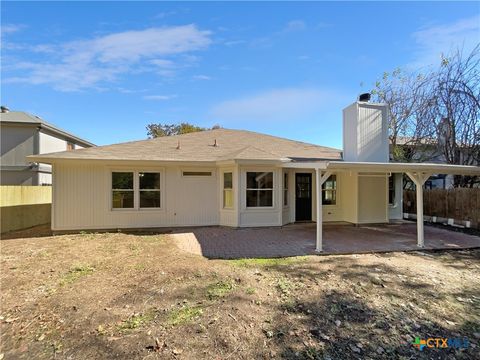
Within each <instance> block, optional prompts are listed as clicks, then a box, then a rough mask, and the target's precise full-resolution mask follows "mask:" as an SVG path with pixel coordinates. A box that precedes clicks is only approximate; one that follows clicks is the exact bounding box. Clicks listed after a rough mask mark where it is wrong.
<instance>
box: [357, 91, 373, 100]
mask: <svg viewBox="0 0 480 360" xmlns="http://www.w3.org/2000/svg"><path fill="white" fill-rule="evenodd" d="M371 97H372V95H371V94H370V93H364V94H360V96H359V97H358V101H361V102H369V101H370V98H371Z"/></svg>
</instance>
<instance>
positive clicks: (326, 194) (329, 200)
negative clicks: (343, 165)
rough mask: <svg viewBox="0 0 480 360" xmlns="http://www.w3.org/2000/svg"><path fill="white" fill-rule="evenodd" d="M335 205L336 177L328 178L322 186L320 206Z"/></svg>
mask: <svg viewBox="0 0 480 360" xmlns="http://www.w3.org/2000/svg"><path fill="white" fill-rule="evenodd" d="M336 203H337V176H336V175H330V177H329V178H328V179H327V180H326V181H325V182H324V183H323V185H322V204H323V205H335V204H336Z"/></svg>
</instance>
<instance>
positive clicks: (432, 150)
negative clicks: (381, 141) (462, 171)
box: [390, 136, 480, 189]
mask: <svg viewBox="0 0 480 360" xmlns="http://www.w3.org/2000/svg"><path fill="white" fill-rule="evenodd" d="M395 146H396V147H397V148H399V149H401V151H402V152H403V153H404V154H405V155H406V156H411V157H412V161H413V162H422V161H424V159H428V162H431V163H434V164H446V163H447V162H446V159H445V155H443V154H442V153H441V152H440V151H439V149H438V140H437V139H423V140H422V141H421V142H420V143H419V144H418V143H417V142H416V141H414V139H413V138H409V137H403V136H400V137H397V139H396V144H395ZM393 151H394V150H393V146H392V144H390V154H391V155H390V156H391V158H393ZM475 165H477V166H478V165H479V164H478V163H477V164H475ZM453 186H454V175H453V174H434V175H432V176H431V177H430V178H429V179H428V180H427V181H426V182H425V185H424V188H425V189H451V188H453ZM477 186H480V184H477ZM413 187H414V184H413V183H412V182H407V183H405V188H408V189H413Z"/></svg>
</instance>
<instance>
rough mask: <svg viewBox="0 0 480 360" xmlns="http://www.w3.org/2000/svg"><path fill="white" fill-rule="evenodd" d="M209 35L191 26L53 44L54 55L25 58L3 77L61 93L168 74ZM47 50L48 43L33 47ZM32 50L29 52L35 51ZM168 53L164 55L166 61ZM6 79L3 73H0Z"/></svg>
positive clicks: (130, 32)
mask: <svg viewBox="0 0 480 360" xmlns="http://www.w3.org/2000/svg"><path fill="white" fill-rule="evenodd" d="M210 35H211V33H210V32H209V31H202V30H199V29H198V28H197V27H196V26H195V25H192V24H190V25H184V26H174V27H160V28H149V29H145V30H135V31H125V32H119V33H114V34H110V35H105V36H101V37H96V38H93V39H89V40H81V41H74V42H69V43H65V44H61V45H58V46H55V49H56V54H58V55H56V56H52V54H48V57H47V58H46V59H45V60H43V61H37V62H33V61H24V62H19V63H17V64H15V65H14V66H15V68H16V69H18V70H22V72H23V73H24V74H22V75H19V76H12V77H10V78H6V81H7V82H25V83H31V84H50V85H53V86H54V88H56V89H58V90H62V91H74V90H81V89H84V88H95V87H98V86H100V84H101V83H103V82H111V81H114V80H116V79H117V77H119V76H121V75H122V74H124V73H129V72H135V71H142V72H145V71H151V72H156V73H157V74H159V75H162V76H171V75H172V74H173V73H174V71H175V68H177V67H182V65H181V64H179V63H181V62H182V61H184V62H185V61H186V62H189V61H192V60H191V59H193V58H188V57H187V56H186V55H188V53H190V52H193V51H199V50H202V49H205V48H206V47H208V45H209V44H210V43H211V39H210ZM42 48H45V49H49V50H51V49H52V45H42V46H41V47H39V46H36V47H35V49H37V52H38V49H42ZM35 49H34V48H32V50H31V51H35ZM167 57H168V59H166V58H167ZM4 78H5V76H4Z"/></svg>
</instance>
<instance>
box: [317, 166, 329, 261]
mask: <svg viewBox="0 0 480 360" xmlns="http://www.w3.org/2000/svg"><path fill="white" fill-rule="evenodd" d="M315 171H316V185H317V242H316V246H315V251H316V252H322V251H323V231H322V228H323V211H322V210H323V209H322V185H323V183H324V182H325V181H326V180H327V179H328V178H329V177H330V175H331V174H332V172H331V171H327V172H326V173H325V174H324V175H323V176H322V172H321V171H320V169H315Z"/></svg>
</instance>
